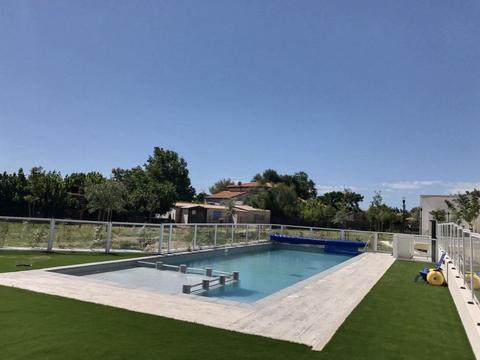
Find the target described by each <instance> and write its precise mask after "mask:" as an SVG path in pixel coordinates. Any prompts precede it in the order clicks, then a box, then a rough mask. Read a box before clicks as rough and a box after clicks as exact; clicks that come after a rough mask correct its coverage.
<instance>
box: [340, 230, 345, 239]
mask: <svg viewBox="0 0 480 360" xmlns="http://www.w3.org/2000/svg"><path fill="white" fill-rule="evenodd" d="M344 239H345V230H343V229H341V230H340V240H344Z"/></svg>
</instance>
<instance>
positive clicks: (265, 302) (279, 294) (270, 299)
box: [41, 242, 365, 309]
mask: <svg viewBox="0 0 480 360" xmlns="http://www.w3.org/2000/svg"><path fill="white" fill-rule="evenodd" d="M275 246H278V247H279V248H295V249H298V250H302V248H305V249H311V248H312V246H301V245H296V244H275V243H271V242H261V243H256V244H248V245H245V246H227V247H222V248H208V249H202V250H198V251H195V252H190V251H185V252H179V253H168V254H157V255H148V256H145V257H135V258H129V259H120V260H107V261H100V262H94V263H83V264H73V265H64V266H57V267H52V268H45V269H41V270H44V271H50V272H55V273H59V274H64V275H69V276H85V275H78V274H74V273H68V272H66V271H68V270H76V269H84V268H85V269H88V268H94V267H95V266H99V267H100V268H102V267H107V266H108V267H107V268H108V270H106V271H101V272H110V271H118V270H124V269H128V268H129V267H126V266H125V264H130V265H131V267H132V268H133V267H135V266H136V263H137V262H138V261H143V260H163V259H168V258H185V257H187V258H188V257H199V258H200V257H203V256H204V255H206V254H207V255H208V254H214V253H222V252H224V251H226V250H227V251H232V252H234V253H243V252H250V251H256V250H259V249H262V248H266V249H270V248H273V247H275ZM313 248H315V247H313ZM317 248H318V247H317ZM364 254H365V253H359V254H358V255H354V256H352V257H351V258H350V259H347V260H344V261H342V262H341V263H339V264H336V265H334V266H332V267H330V268H328V269H325V270H323V271H320V272H319V273H316V274H313V275H311V276H309V277H307V278H305V279H303V280H300V281H298V282H296V283H294V284H292V285H290V286H287V287H285V288H282V289H280V290H278V291H275V292H274V293H272V294H270V295H267V296H265V297H263V298H260V299H258V300H257V301H254V302H251V303H247V302H242V301H235V300H229V299H225V298H221V297H207V296H200V295H198V294H183V293H182V292H181V291H179V292H177V293H164V294H168V295H175V296H184V297H193V298H195V299H196V300H200V301H206V302H210V303H216V304H224V305H235V306H241V307H243V308H246V309H261V308H263V307H265V306H270V305H272V304H273V303H274V302H275V301H276V300H278V299H280V298H283V297H286V296H289V295H291V294H292V293H294V292H295V291H297V290H298V289H300V288H302V287H304V286H306V285H308V284H309V283H311V282H314V281H317V280H319V279H322V278H324V277H325V276H327V275H328V274H330V273H332V272H334V271H337V270H339V269H341V268H342V267H344V266H347V265H349V264H350V263H352V262H356V261H358V260H359V258H361V256H363V255H364ZM186 261H188V260H186ZM117 264H120V265H123V267H118V268H117V267H116V265H117ZM87 275H88V274H87ZM240 276H241V275H240ZM88 279H89V280H91V281H95V282H96V283H98V284H102V283H105V284H109V285H112V286H120V287H124V288H126V289H141V290H144V291H152V292H158V290H156V289H153V288H149V287H134V286H126V285H124V284H121V283H118V282H115V281H109V280H99V279H94V278H88Z"/></svg>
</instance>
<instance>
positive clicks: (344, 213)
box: [333, 207, 352, 229]
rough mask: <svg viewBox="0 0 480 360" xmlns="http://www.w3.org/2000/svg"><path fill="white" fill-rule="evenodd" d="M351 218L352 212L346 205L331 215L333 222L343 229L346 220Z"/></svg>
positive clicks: (345, 225)
mask: <svg viewBox="0 0 480 360" xmlns="http://www.w3.org/2000/svg"><path fill="white" fill-rule="evenodd" d="M351 220H352V212H351V211H350V210H348V209H347V208H346V207H342V208H340V209H339V210H337V212H336V213H335V216H334V217H333V223H334V224H336V225H340V227H341V228H343V229H345V228H346V227H347V222H348V221H351Z"/></svg>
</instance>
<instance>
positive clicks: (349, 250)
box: [270, 234, 365, 255]
mask: <svg viewBox="0 0 480 360" xmlns="http://www.w3.org/2000/svg"><path fill="white" fill-rule="evenodd" d="M270 240H271V241H273V242H275V243H280V244H292V245H320V246H324V247H325V252H328V253H337V254H347V255H358V254H359V253H360V251H359V249H360V248H363V247H365V243H364V242H363V241H358V240H330V239H318V238H313V237H301V236H291V235H280V234H272V235H270Z"/></svg>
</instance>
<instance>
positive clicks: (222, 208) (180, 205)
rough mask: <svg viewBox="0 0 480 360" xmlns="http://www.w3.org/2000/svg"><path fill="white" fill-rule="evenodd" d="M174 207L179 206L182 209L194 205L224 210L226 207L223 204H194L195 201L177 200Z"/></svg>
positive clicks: (193, 206)
mask: <svg viewBox="0 0 480 360" xmlns="http://www.w3.org/2000/svg"><path fill="white" fill-rule="evenodd" d="M175 207H179V208H182V209H191V208H195V207H201V208H204V209H217V210H225V209H226V207H225V206H223V205H210V204H195V203H184V202H177V203H176V204H175Z"/></svg>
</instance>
